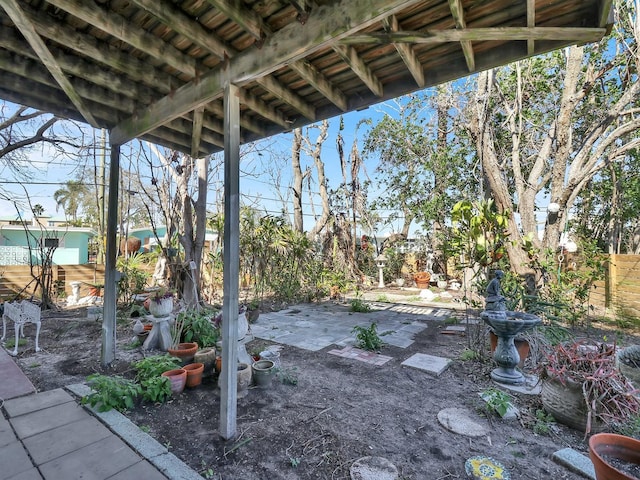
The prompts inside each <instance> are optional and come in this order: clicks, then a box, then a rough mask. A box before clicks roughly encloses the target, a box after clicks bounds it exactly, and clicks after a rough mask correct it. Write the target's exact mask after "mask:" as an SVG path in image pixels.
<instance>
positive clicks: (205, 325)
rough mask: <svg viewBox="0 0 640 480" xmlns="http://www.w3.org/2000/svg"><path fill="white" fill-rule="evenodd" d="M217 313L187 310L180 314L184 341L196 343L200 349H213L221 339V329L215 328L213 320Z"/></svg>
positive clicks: (207, 310)
mask: <svg viewBox="0 0 640 480" xmlns="http://www.w3.org/2000/svg"><path fill="white" fill-rule="evenodd" d="M215 315H216V312H214V311H213V310H209V309H202V310H185V311H183V312H180V313H179V314H178V319H179V320H180V321H182V322H183V323H182V340H183V341H185V342H196V343H197V344H198V346H199V347H200V348H205V347H213V346H215V344H216V342H217V341H218V340H219V339H220V329H219V328H217V327H215V326H214V324H213V322H212V319H213V318H214V317H215Z"/></svg>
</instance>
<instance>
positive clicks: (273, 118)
mask: <svg viewBox="0 0 640 480" xmlns="http://www.w3.org/2000/svg"><path fill="white" fill-rule="evenodd" d="M240 102H242V104H243V105H246V106H247V108H250V109H251V110H253V111H254V112H256V113H257V114H258V115H260V116H262V117H264V118H266V119H267V120H269V121H270V122H273V123H275V124H277V125H280V126H281V127H282V128H285V129H287V130H288V129H289V128H291V122H290V121H289V120H288V119H287V118H285V117H284V115H283V114H282V112H281V111H279V110H276V109H275V108H272V107H270V106H269V105H267V104H266V103H264V102H261V101H260V100H258V99H256V97H255V96H254V95H250V94H249V93H248V92H247V91H246V90H244V89H240Z"/></svg>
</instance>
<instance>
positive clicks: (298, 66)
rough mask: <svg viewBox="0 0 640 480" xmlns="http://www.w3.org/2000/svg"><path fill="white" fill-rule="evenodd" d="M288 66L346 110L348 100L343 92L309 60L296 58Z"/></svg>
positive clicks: (337, 105)
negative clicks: (296, 59)
mask: <svg viewBox="0 0 640 480" xmlns="http://www.w3.org/2000/svg"><path fill="white" fill-rule="evenodd" d="M289 68H291V70H293V71H294V72H296V73H297V74H298V75H300V76H301V77H302V78H304V79H305V80H306V81H307V83H308V84H309V85H311V86H312V87H313V88H315V89H316V90H318V91H319V92H320V93H322V94H323V95H324V96H325V97H326V98H328V99H329V100H330V101H331V103H333V104H334V105H335V106H336V107H338V108H339V109H340V110H342V111H343V112H346V111H347V108H348V102H347V97H346V96H345V94H344V93H342V92H341V91H340V90H338V89H337V88H336V87H335V86H334V85H333V84H332V83H331V82H330V81H329V80H327V78H326V77H325V76H324V75H322V73H320V72H319V71H318V69H317V68H315V67H314V66H313V65H311V64H310V63H309V62H305V61H302V60H298V61H297V62H293V63H291V64H290V65H289Z"/></svg>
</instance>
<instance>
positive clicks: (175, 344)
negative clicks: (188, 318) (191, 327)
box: [167, 316, 198, 365]
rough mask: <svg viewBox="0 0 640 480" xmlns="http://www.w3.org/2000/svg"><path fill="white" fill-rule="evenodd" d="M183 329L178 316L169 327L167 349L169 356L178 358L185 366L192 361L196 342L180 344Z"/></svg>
mask: <svg viewBox="0 0 640 480" xmlns="http://www.w3.org/2000/svg"><path fill="white" fill-rule="evenodd" d="M183 329H184V318H182V317H180V316H178V317H176V319H175V320H174V321H173V324H172V325H171V346H170V347H169V348H168V349H167V352H168V353H169V355H173V356H174V357H178V358H179V359H180V360H181V361H182V364H183V365H185V364H187V363H190V362H191V361H192V360H193V357H194V356H195V354H196V352H197V351H198V344H197V343H196V342H181V340H182V331H183Z"/></svg>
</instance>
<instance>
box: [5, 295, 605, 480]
mask: <svg viewBox="0 0 640 480" xmlns="http://www.w3.org/2000/svg"><path fill="white" fill-rule="evenodd" d="M330 308H334V309H342V310H344V312H345V315H346V314H348V307H347V306H345V305H336V304H334V303H331V304H330ZM44 316H45V317H46V318H45V319H44V320H43V328H42V332H41V336H40V345H41V347H42V348H43V351H41V352H39V353H35V352H34V351H33V344H32V342H33V340H32V338H31V339H30V341H29V343H28V345H27V346H26V347H22V348H21V350H20V354H19V357H18V359H17V362H18V364H19V365H20V367H21V368H22V369H23V371H24V372H25V373H26V374H27V375H28V377H29V378H30V379H31V381H32V382H33V383H34V385H35V386H36V387H37V389H38V390H40V391H44V390H50V389H54V388H58V387H63V386H65V385H68V384H71V383H77V382H83V381H85V379H86V376H87V375H89V374H91V373H94V372H102V373H119V374H122V375H125V376H129V377H132V376H133V371H132V370H131V367H130V362H131V361H133V360H135V359H139V358H142V356H143V355H149V353H148V352H147V353H144V352H143V351H142V350H141V349H140V348H133V349H131V348H128V347H127V345H128V344H129V343H130V341H131V338H132V336H133V334H132V332H131V325H132V324H126V325H120V326H119V332H118V338H119V340H118V360H117V361H116V362H115V364H114V365H113V366H112V368H109V369H107V370H106V371H105V370H103V369H102V368H101V367H100V344H101V324H100V322H96V321H95V320H88V319H87V318H86V309H77V310H68V311H65V310H61V311H59V312H44ZM425 323H426V325H427V328H426V329H425V330H423V331H422V332H421V333H419V334H418V335H417V336H416V339H415V343H414V344H413V345H411V346H410V347H409V348H407V349H399V348H396V347H390V346H385V347H384V348H383V349H382V351H381V353H382V354H384V355H388V356H391V357H393V360H391V361H389V362H388V363H386V364H385V365H383V366H381V367H377V366H373V365H370V364H366V363H363V362H359V361H356V360H351V359H346V358H340V357H337V356H334V355H329V354H328V353H327V351H328V350H330V349H331V348H333V347H329V348H327V349H324V350H321V351H318V352H310V351H306V350H300V349H297V348H294V347H289V346H285V347H284V348H283V349H282V351H281V361H282V368H283V370H285V371H289V372H291V371H295V374H296V375H297V378H298V383H297V385H288V384H285V383H283V382H282V381H280V379H276V380H275V381H274V382H273V384H272V386H271V387H270V388H268V389H259V388H250V390H249V392H248V394H247V395H246V396H245V397H244V398H241V399H239V401H238V410H237V419H238V420H237V429H238V436H237V438H236V439H235V440H234V441H230V442H224V441H222V440H221V438H220V436H219V434H218V421H219V411H220V396H219V390H218V389H217V382H216V378H215V377H211V378H207V379H205V380H204V382H203V384H202V385H201V386H199V387H196V388H193V389H187V390H185V392H184V393H182V394H179V395H177V396H175V397H174V398H173V399H172V400H171V401H170V402H168V403H166V404H163V405H152V404H140V405H137V406H136V408H135V410H133V411H131V412H129V413H127V416H128V417H129V418H130V419H131V420H132V421H134V422H135V423H136V424H138V425H139V426H140V427H141V428H142V429H143V430H145V431H147V432H148V433H149V434H150V435H152V436H153V437H155V438H156V439H157V440H158V441H159V442H160V443H162V444H164V445H165V446H167V448H169V450H170V451H171V452H173V453H174V454H175V455H177V456H178V457H179V458H181V459H182V460H183V461H184V462H186V463H187V464H188V465H190V466H191V467H192V468H193V469H194V470H196V471H198V472H200V473H201V475H202V476H203V477H205V478H216V479H229V480H238V479H243V480H254V479H255V480H267V479H269V480H274V479H349V478H350V476H349V468H350V467H351V465H352V464H353V462H354V461H355V460H357V459H359V458H361V457H365V456H381V457H385V458H387V459H388V460H390V461H391V462H392V463H393V464H394V465H395V466H396V467H397V468H398V471H399V474H400V478H402V479H427V480H440V479H464V478H467V477H466V474H465V472H464V462H465V460H466V459H467V458H469V457H471V456H475V455H490V456H492V457H493V458H495V459H497V460H499V461H500V462H502V463H503V464H504V465H505V466H507V468H508V469H509V470H510V471H511V478H513V479H537V480H542V479H544V480H547V479H551V478H553V479H578V478H582V477H580V476H578V475H576V474H574V473H571V472H569V471H568V470H566V469H565V468H564V467H561V466H558V465H557V464H556V463H554V462H553V461H552V459H551V455H552V454H553V452H555V451H557V450H559V449H561V448H564V447H572V448H575V449H576V450H579V451H581V452H583V453H585V454H586V452H587V445H586V443H585V441H584V438H583V434H582V433H581V432H577V431H573V430H570V429H568V428H566V427H564V426H561V425H555V426H553V427H552V431H551V433H550V435H537V434H534V433H533V431H532V428H531V427H532V424H533V423H534V416H535V411H536V410H537V409H539V408H541V403H540V400H539V397H529V396H518V395H516V396H515V403H516V405H517V406H518V408H519V409H520V411H521V418H520V420H512V421H505V420H502V419H500V418H499V417H497V416H495V415H487V412H486V410H485V408H484V406H483V403H482V401H481V400H480V398H479V395H478V394H479V393H480V392H482V391H483V390H485V389H487V388H491V387H494V385H493V384H492V382H491V380H490V377H489V372H490V370H491V368H492V364H491V361H486V362H476V361H462V360H459V354H460V352H462V351H463V350H464V348H465V347H466V345H467V339H466V338H465V337H463V336H459V335H444V334H442V333H441V331H442V330H443V329H444V327H445V324H444V322H434V321H429V322H425ZM31 328H32V327H31ZM27 333H28V334H29V333H31V334H33V332H32V331H27ZM600 334H601V332H598V331H595V330H593V331H591V335H592V336H596V337H597V336H598V335H600ZM609 335H610V332H609ZM270 344H271V343H270V342H268V341H264V340H253V341H252V342H251V343H250V344H248V346H247V349H248V351H252V350H258V351H260V350H262V349H264V348H265V347H267V346H269V345H270ZM416 352H421V353H428V354H431V355H439V356H446V357H448V358H455V359H457V360H455V361H454V362H453V364H452V365H451V366H450V367H449V368H448V369H447V370H446V371H445V372H444V373H443V374H442V375H441V376H439V377H437V378H436V377H433V376H430V375H428V374H425V373H423V372H421V371H418V370H415V369H411V368H406V367H402V366H401V365H400V364H401V362H402V361H403V360H404V359H406V358H408V357H409V356H410V355H412V354H413V353H416ZM454 406H457V407H463V408H466V409H468V410H469V411H471V412H472V414H474V415H475V416H476V417H477V421H478V422H481V423H482V422H486V423H487V424H488V425H489V429H490V434H489V435H487V436H485V437H479V438H470V437H466V436H462V435H458V434H455V433H452V432H450V431H448V430H446V429H445V428H444V427H442V426H441V425H440V424H439V423H438V420H437V417H436V416H437V414H438V412H439V411H440V410H442V409H444V408H448V407H454Z"/></svg>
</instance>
